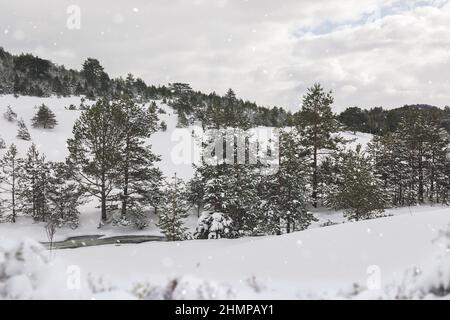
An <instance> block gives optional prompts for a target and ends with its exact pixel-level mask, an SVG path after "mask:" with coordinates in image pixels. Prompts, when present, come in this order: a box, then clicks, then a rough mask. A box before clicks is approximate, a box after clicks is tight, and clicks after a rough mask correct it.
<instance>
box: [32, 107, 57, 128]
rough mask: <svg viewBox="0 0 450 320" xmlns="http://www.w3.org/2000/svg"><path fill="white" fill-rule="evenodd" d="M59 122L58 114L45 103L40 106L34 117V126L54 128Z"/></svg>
mask: <svg viewBox="0 0 450 320" xmlns="http://www.w3.org/2000/svg"><path fill="white" fill-rule="evenodd" d="M57 124H58V121H56V116H55V114H54V113H53V111H52V110H50V108H49V107H47V106H46V105H45V104H42V105H41V106H39V109H38V111H37V113H36V115H35V116H34V117H33V119H32V125H33V128H44V129H53V128H54V127H55V126H56V125H57Z"/></svg>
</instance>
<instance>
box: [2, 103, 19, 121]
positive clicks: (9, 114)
mask: <svg viewBox="0 0 450 320" xmlns="http://www.w3.org/2000/svg"><path fill="white" fill-rule="evenodd" d="M3 117H4V118H5V119H6V120H8V121H9V122H14V121H17V113H15V112H14V111H13V110H12V109H11V106H8V108H7V109H6V112H5V113H4V114H3Z"/></svg>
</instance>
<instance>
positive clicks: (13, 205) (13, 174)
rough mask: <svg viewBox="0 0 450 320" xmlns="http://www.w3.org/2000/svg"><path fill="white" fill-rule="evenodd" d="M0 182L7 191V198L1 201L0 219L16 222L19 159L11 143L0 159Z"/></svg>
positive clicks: (4, 190) (3, 189)
mask: <svg viewBox="0 0 450 320" xmlns="http://www.w3.org/2000/svg"><path fill="white" fill-rule="evenodd" d="M0 170H1V175H0V183H1V185H2V188H1V189H2V191H3V192H5V193H8V195H7V198H6V199H3V201H2V208H1V213H2V214H0V216H1V218H2V220H6V221H11V222H13V223H14V222H16V217H17V212H18V203H17V180H18V176H19V159H18V158H17V148H16V146H15V145H14V144H11V146H10V147H9V149H8V151H7V152H6V154H5V155H4V156H3V157H2V158H1V159H0Z"/></svg>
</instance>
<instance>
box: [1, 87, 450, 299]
mask: <svg viewBox="0 0 450 320" xmlns="http://www.w3.org/2000/svg"><path fill="white" fill-rule="evenodd" d="M42 103H45V104H46V105H48V106H49V107H50V108H51V109H52V110H53V111H54V112H55V113H56V116H57V120H58V121H59V124H58V126H57V127H56V128H55V129H53V130H36V129H33V128H32V127H31V121H30V120H31V118H32V117H33V115H34V113H35V111H36V109H35V108H34V106H38V105H40V104H42ZM79 103H80V98H78V97H73V98H60V99H58V98H36V97H19V98H15V97H13V96H10V95H8V96H0V113H2V114H3V112H4V111H5V110H6V107H7V106H8V105H10V106H11V107H12V108H13V110H14V111H15V112H16V113H17V114H18V116H19V118H23V119H24V120H25V121H26V123H27V125H28V128H29V131H30V134H31V136H32V139H33V141H32V142H35V143H36V144H37V146H38V148H39V149H40V151H41V152H43V153H45V154H46V156H47V158H48V159H49V160H58V161H63V160H64V158H65V156H66V155H67V150H66V140H67V138H69V137H70V136H71V131H72V126H73V123H74V121H75V120H76V118H77V117H78V116H79V113H80V112H79V111H69V110H66V109H65V107H67V106H69V105H70V104H75V105H78V104H79ZM86 103H89V102H86ZM160 106H161V107H162V108H164V110H165V111H166V114H162V115H160V117H161V120H164V121H165V122H166V123H167V125H168V129H167V131H166V132H158V133H156V134H155V135H154V136H153V137H152V138H151V143H152V145H153V150H154V151H155V153H158V154H161V155H162V159H163V160H162V161H161V163H160V164H159V165H160V168H161V169H162V170H163V172H164V174H165V175H166V176H171V175H172V174H173V173H175V172H176V173H177V175H178V176H181V177H183V178H189V177H190V176H192V173H193V171H192V168H191V166H190V165H189V164H175V163H173V161H172V157H171V152H172V150H173V148H174V146H175V145H176V144H177V143H178V141H172V132H173V130H175V127H176V115H174V114H173V110H172V109H171V108H170V107H167V106H164V105H162V104H160ZM16 133H17V126H16V124H13V123H9V122H7V120H5V119H3V117H1V116H0V137H2V138H3V139H4V140H5V142H6V144H7V145H9V144H11V143H15V144H16V145H17V146H18V148H19V151H20V153H21V154H22V155H23V154H24V153H25V152H26V150H27V148H28V147H29V146H30V145H31V143H32V142H25V141H21V140H19V139H17V138H16ZM343 135H344V136H345V137H346V138H348V139H353V138H356V141H355V142H353V143H351V146H352V147H353V146H356V144H357V143H361V144H362V145H366V144H367V142H368V141H370V138H371V136H370V135H367V134H361V133H357V134H356V135H353V134H352V133H347V132H346V133H343ZM3 152H4V150H2V151H0V154H2V153H3ZM96 205H97V204H96V202H91V203H89V204H88V205H86V206H85V207H83V208H82V209H81V221H80V227H79V228H78V229H76V230H71V229H68V228H63V229H59V230H58V231H57V233H56V236H55V240H64V239H65V238H67V237H69V236H81V235H95V234H102V235H105V236H111V235H118V234H133V235H159V234H160V232H159V231H158V229H157V228H156V227H155V221H153V222H152V224H151V225H150V227H149V228H148V229H146V230H142V231H135V230H133V229H132V228H131V227H112V226H105V227H104V228H102V229H100V230H99V229H97V226H98V222H99V212H98V209H97V208H96ZM386 214H387V215H390V216H388V217H385V218H380V219H375V220H369V221H363V222H356V223H355V222H353V223H342V222H344V218H343V215H342V212H334V211H323V210H322V211H317V212H315V215H316V216H317V217H318V218H319V221H318V222H316V223H314V225H313V226H312V227H311V229H309V230H306V231H302V232H296V233H292V234H288V235H283V236H277V237H275V236H273V237H260V238H242V239H236V240H225V239H223V240H192V241H184V242H148V243H142V244H121V245H102V246H95V247H84V248H77V249H65V250H54V251H53V252H49V251H47V250H45V249H44V248H43V247H42V246H40V245H39V244H37V243H36V242H35V241H46V240H47V238H46V234H45V231H44V225H43V224H41V223H33V222H32V220H31V219H30V218H27V217H19V218H18V222H17V223H16V224H11V223H3V224H0V298H20V299H24V298H44V299H50V298H74V299H77V298H82V299H90V298H96V299H113V298H131V299H135V298H148V299H162V298H164V299H182V298H191V299H214V298H251V299H270V298H274V299H297V298H349V297H352V298H374V297H375V298H395V297H399V295H400V296H402V295H401V294H403V295H404V296H405V297H408V298H415V297H420V298H424V297H425V298H426V297H427V295H426V293H427V292H430V290H431V289H433V288H436V287H438V286H439V285H441V284H442V285H443V286H444V289H446V290H447V292H450V264H449V263H447V262H448V260H445V259H442V258H438V257H439V252H444V253H445V250H443V249H442V248H441V247H440V246H439V245H438V243H436V242H435V239H437V238H438V236H439V233H440V232H441V231H442V230H446V229H447V226H448V225H449V223H450V208H449V207H443V206H420V207H411V208H402V209H393V210H387V212H386ZM154 220H156V217H155V218H154ZM195 220H196V216H195V215H193V216H192V217H191V218H190V219H189V221H188V224H189V226H190V228H191V229H193V227H194V225H195ZM328 221H331V222H333V223H336V225H333V226H329V227H320V225H321V224H323V223H325V222H328ZM26 238H28V239H29V240H24V239H26ZM409 268H420V269H421V270H422V269H423V270H424V272H423V273H422V275H423V276H421V277H419V278H418V279H417V281H409V282H408V283H411V285H408V286H407V288H406V287H405V286H401V285H399V283H401V282H402V281H403V280H404V279H405V278H404V277H405V272H406V271H407V270H408V269H409ZM427 270H428V271H427ZM374 277H375V278H374ZM374 279H375V280H374ZM354 284H359V286H360V287H361V290H362V292H359V290H356V289H355V287H354ZM367 286H368V287H367ZM366 287H367V288H366ZM389 288H391V289H392V288H394V293H392V290H389ZM395 288H397V289H398V288H402V291H401V290H400V289H398V290H396V289H395ZM424 288H425V289H424ZM406 289H408V290H410V291H408V292H406V291H405V290H406ZM399 290H400V291H401V293H399ZM402 297H403V296H402Z"/></svg>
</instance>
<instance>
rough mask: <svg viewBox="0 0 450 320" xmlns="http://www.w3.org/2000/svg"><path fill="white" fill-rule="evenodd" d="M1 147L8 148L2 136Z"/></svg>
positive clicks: (0, 139)
mask: <svg viewBox="0 0 450 320" xmlns="http://www.w3.org/2000/svg"><path fill="white" fill-rule="evenodd" d="M0 149H6V142H5V140H4V139H3V138H1V137H0Z"/></svg>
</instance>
